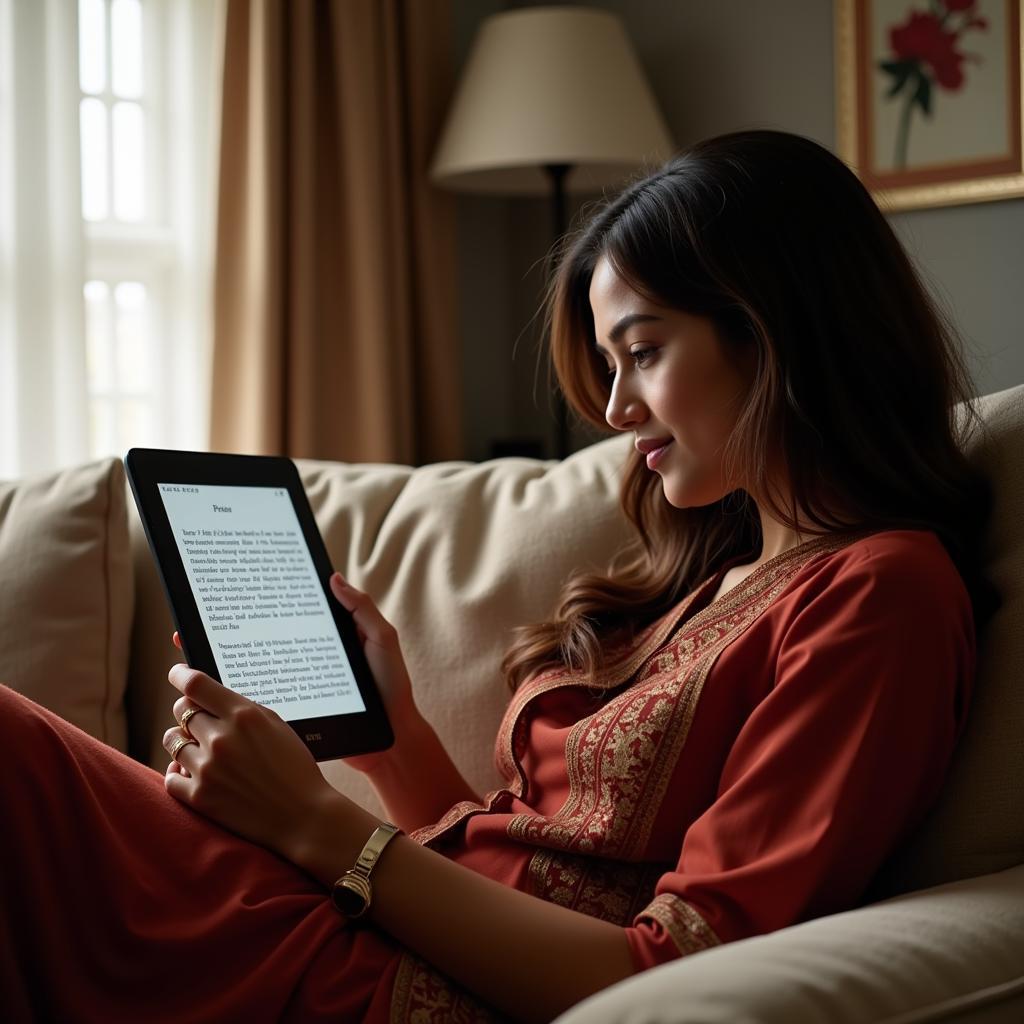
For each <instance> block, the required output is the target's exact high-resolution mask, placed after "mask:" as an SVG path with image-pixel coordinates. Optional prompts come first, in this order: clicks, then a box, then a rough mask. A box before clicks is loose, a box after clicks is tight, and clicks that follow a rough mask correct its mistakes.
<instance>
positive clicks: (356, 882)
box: [331, 821, 402, 918]
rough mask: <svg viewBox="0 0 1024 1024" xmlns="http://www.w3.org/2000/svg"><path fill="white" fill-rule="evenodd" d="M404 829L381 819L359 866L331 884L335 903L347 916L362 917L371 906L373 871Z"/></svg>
mask: <svg viewBox="0 0 1024 1024" xmlns="http://www.w3.org/2000/svg"><path fill="white" fill-rule="evenodd" d="M401 831H402V830H401V829H400V828H399V827H398V826H397V825H392V824H391V822H389V821H384V822H381V823H380V825H378V826H377V828H376V829H375V830H374V833H373V835H372V836H370V838H369V839H367V841H366V845H365V846H364V847H363V849H362V852H361V853H360V854H359V856H358V857H357V858H356V862H355V865H354V866H353V867H351V868H350V869H349V870H348V871H346V872H345V874H343V875H342V876H341V878H339V879H338V880H337V881H336V882H335V883H334V885H333V886H332V887H331V902H332V903H333V904H334V907H335V909H336V910H337V911H338V912H339V913H341V914H344V915H345V917H350V918H353V917H362V916H363V914H365V913H366V911H367V910H369V909H370V902H371V900H372V898H373V889H372V888H371V887H370V872H372V871H373V868H374V865H375V864H376V863H377V861H378V860H379V859H380V855H381V851H382V850H383V849H384V847H385V846H387V845H388V843H389V842H390V841H391V840H392V839H393V838H394V837H395V836H396V835H398V833H399V832H401Z"/></svg>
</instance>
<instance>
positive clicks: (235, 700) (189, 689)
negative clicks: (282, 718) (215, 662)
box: [167, 665, 252, 718]
mask: <svg viewBox="0 0 1024 1024" xmlns="http://www.w3.org/2000/svg"><path fill="white" fill-rule="evenodd" d="M167 681H168V682H169V683H170V684H171V686H173V687H174V688H175V689H176V690H180V691H181V692H182V693H183V694H184V695H185V696H186V697H188V699H189V700H190V701H192V703H193V704H196V705H197V706H198V707H201V708H202V709H203V710H204V711H209V712H212V713H213V714H214V715H216V716H217V717H218V718H227V716H228V715H229V714H231V712H232V710H234V709H236V708H238V707H240V706H241V705H243V704H251V703H252V701H250V700H249V699H248V698H247V697H243V696H242V695H241V694H240V693H235V691H234V690H229V689H228V688H227V687H226V686H222V685H221V684H220V683H218V682H217V680H216V679H211V678H210V677H209V676H208V675H207V674H206V673H205V672H200V671H199V670H198V669H195V668H189V667H188V665H172V666H171V671H170V672H168V673H167Z"/></svg>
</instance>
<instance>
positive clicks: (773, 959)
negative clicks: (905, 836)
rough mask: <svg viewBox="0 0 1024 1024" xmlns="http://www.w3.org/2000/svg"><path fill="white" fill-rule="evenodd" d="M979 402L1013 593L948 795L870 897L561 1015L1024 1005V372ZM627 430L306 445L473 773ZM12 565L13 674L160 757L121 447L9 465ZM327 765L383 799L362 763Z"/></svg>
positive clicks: (837, 1014)
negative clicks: (32, 472) (483, 457)
mask: <svg viewBox="0 0 1024 1024" xmlns="http://www.w3.org/2000/svg"><path fill="white" fill-rule="evenodd" d="M980 406H981V410H982V413H983V417H984V421H985V429H984V431H983V432H981V433H979V434H977V435H976V436H975V437H973V438H972V439H971V441H970V442H969V445H970V447H969V451H968V454H969V456H970V457H971V459H972V460H974V461H975V462H976V463H977V464H978V465H980V466H981V467H983V469H984V470H985V472H986V473H987V474H988V476H989V477H990V479H991V480H992V481H993V484H994V488H995V496H996V509H995V516H994V519H993V521H992V524H991V528H990V530H989V536H988V538H987V551H988V569H989V573H990V576H991V578H992V580H993V581H994V582H995V584H996V585H997V587H998V588H999V589H1000V591H1001V592H1002V597H1003V604H1002V607H1001V609H1000V610H999V612H998V613H997V614H996V616H995V618H994V619H993V620H992V621H991V623H990V624H989V625H988V627H987V629H986V630H985V631H984V633H983V635H982V636H980V637H979V666H978V678H977V686H976V691H975V697H974V700H973V703H972V707H971V713H970V719H969V724H968V728H967V731H966V733H965V735H964V737H963V740H962V742H961V744H960V746H959V747H958V750H957V754H956V758H955V761H954V764H953V767H952V770H951V773H950V776H949V778H948V780H947V783H946V785H945V787H944V790H943V794H942V796H941V798H940V800H939V802H938V804H937V805H936V806H935V808H934V809H933V811H932V812H931V813H930V815H929V816H928V818H927V819H926V820H925V822H924V823H923V824H922V826H921V827H920V828H919V829H918V830H917V831H916V832H915V834H914V835H913V837H912V838H911V840H910V841H909V842H908V843H907V844H905V845H904V846H903V847H901V848H900V849H899V850H896V851H894V852H893V855H892V857H891V858H890V859H889V861H888V862H887V863H886V864H885V866H884V867H883V869H882V871H881V872H880V873H879V875H878V876H877V878H876V879H875V881H874V882H873V883H872V886H871V889H870V892H869V893H867V894H865V898H864V900H863V901H862V905H860V906H858V907H856V908H853V909H851V910H848V911H846V912H844V913H839V914H835V915H832V916H828V917H824V918H819V919H816V920H810V921H804V922H801V923H798V924H795V925H793V926H790V927H787V928H784V929H781V930H779V931H777V932H774V933H772V934H768V935H763V936H758V937H756V938H751V939H747V940H744V941H740V942H734V943H731V944H726V945H724V946H718V947H715V948H712V949H708V950H704V951H702V952H699V953H696V954H693V955H691V956H688V957H684V958H682V959H680V960H678V961H676V962H674V963H671V964H668V965H666V966H663V967H660V968H657V969H654V970H651V971H647V972H645V973H643V974H640V975H637V976H635V977H633V978H630V979H628V980H626V981H625V982H622V983H620V984H617V985H615V986H613V987H611V988H609V989H607V990H605V991H603V992H601V993H598V994H597V995H596V996H593V997H591V998H590V999H587V1000H585V1001H584V1002H582V1003H580V1004H579V1005H578V1006H576V1007H574V1008H573V1009H571V1010H570V1011H568V1012H567V1013H565V1014H564V1015H563V1016H562V1017H561V1018H559V1024H612V1022H615V1024H627V1022H629V1024H654V1022H663V1024H696V1022H702V1024H726V1022H728V1024H738V1022H751V1024H752V1022H760V1024H812V1022H815V1024H816V1022H830V1024H866V1022H883V1021H884V1022H888V1024H896V1022H899V1024H911V1022H915V1024H916V1022H924V1021H951V1022H952V1021H955V1022H958V1024H1010V1022H1014V1024H1020V1022H1022V1021H1024V472H1022V457H1024V386H1021V387H1016V388H1011V389H1009V390H1006V391H1002V392H999V393H997V394H991V395H987V396H985V397H984V398H983V399H981V402H980ZM630 443H631V439H630V438H628V437H624V436H620V437H614V438H610V439H608V440H604V441H599V442H597V443H595V444H593V445H591V446H590V447H588V448H585V449H583V450H582V451H579V452H577V453H575V454H573V455H571V456H569V457H568V458H566V459H565V460H563V461H561V462H555V461H542V460H533V459H524V458H503V459H496V460H492V461H490V462H483V463H478V464H474V463H465V462H449V463H438V464H433V465H428V466H423V467H419V468H410V467H406V466H395V465H369V464H341V463H328V462H314V461H300V462H299V463H298V465H299V469H300V473H301V476H302V479H303V482H304V485H305V487H306V490H307V492H308V494H309V499H310V502H311V504H312V506H313V510H314V513H315V515H316V518H317V521H318V523H319V525H320V529H321V531H322V533H323V535H324V539H325V541H326V544H327V548H328V550H329V552H330V555H331V557H332V560H333V562H334V565H335V566H336V567H337V568H339V569H341V570H342V572H344V573H345V574H346V576H348V577H349V579H351V580H352V582H353V583H354V584H355V585H356V586H358V587H361V588H363V589H365V590H367V591H369V592H370V593H371V594H373V595H374V597H375V598H376V600H377V601H378V603H379V605H380V607H381V609H382V610H383V612H384V614H385V615H386V616H387V617H388V618H390V619H391V621H393V622H394V623H395V624H396V625H397V627H398V629H399V632H400V635H401V637H402V645H403V649H404V652H405V655H406V660H407V662H408V664H409V668H410V672H411V675H412V678H413V682H414V687H415V691H416V696H417V701H418V703H419V704H420V706H421V708H422V709H423V711H424V713H425V714H426V716H427V717H428V718H429V719H430V721H431V722H432V723H433V724H434V726H435V728H436V729H437V731H438V733H439V735H440V736H441V738H442V740H443V741H444V742H445V744H446V746H447V747H448V749H449V751H450V752H451V754H452V757H453V759H454V760H455V762H456V764H457V765H458V766H459V767H460V769H461V770H462V771H463V773H464V774H465V776H466V777H467V779H468V780H469V781H470V782H471V783H472V784H473V785H474V787H475V788H476V789H477V790H478V792H485V791H487V790H488V789H492V788H495V787H496V786H497V785H499V780H498V776H497V774H496V770H495V768H494V765H493V763H492V749H493V747H492V745H493V741H494V736H495V733H496V730H497V726H498V722H499V720H500V717H501V714H502V711H503V708H504V705H505V702H506V701H507V699H508V689H507V687H506V685H505V682H504V680H503V679H502V678H501V674H500V671H499V663H500V660H501V656H502V653H503V651H504V648H505V645H506V644H507V642H508V639H509V631H510V629H511V628H512V627H514V626H515V625H517V624H520V623H524V622H528V621H536V620H539V619H541V618H543V617H545V616H546V615H547V614H548V613H549V612H550V611H551V610H552V608H553V605H554V602H555V600H556V597H557V594H558V592H559V589H560V587H561V585H562V583H563V581H564V579H565V578H566V577H567V575H568V574H570V573H571V572H573V571H575V570H577V569H581V568H585V567H586V568H600V567H604V566H606V565H607V563H608V561H609V560H610V558H611V557H612V556H613V554H614V553H615V552H616V550H617V549H618V548H619V547H620V546H621V544H622V543H623V542H624V541H625V540H626V539H627V537H628V527H627V524H626V523H625V522H624V520H623V518H622V516H621V513H620V512H619V509H618V484H619V474H620V470H621V466H622V464H623V461H624V459H625V456H626V454H627V452H628V446H629V444H630ZM0 580H2V586H0V622H2V624H3V628H2V631H0V680H3V681H5V682H7V683H8V684H9V685H12V686H13V687H14V688H15V689H18V690H21V691H22V692H24V693H26V694H28V695H29V696H30V697H32V698H33V699H34V700H37V701H38V702H39V703H41V704H44V705H46V706H48V707H50V708H52V709H54V710H55V711H57V712H58V713H59V714H61V715H62V716H63V717H65V718H67V719H68V720H69V721H71V722H73V723H75V724H76V725H78V726H80V727H81V728H82V729H85V730H86V731H88V732H89V733H91V734H93V735H95V736H97V737H99V738H100V739H101V740H103V741H104V742H106V743H108V744H111V745H112V746H115V747H117V748H118V749H120V750H122V751H125V752H126V753H127V754H129V755H130V756H132V757H134V758H136V759H137V760H139V761H141V762H144V763H147V764H149V765H152V766H153V767H154V768H156V769H157V770H159V771H160V772H161V773H162V772H163V770H164V768H165V766H166V764H167V756H166V753H165V752H164V749H163V747H162V746H161V736H162V734H163V732H164V730H165V729H166V728H167V727H168V726H170V725H172V724H173V720H172V717H171V705H172V703H173V701H174V699H175V697H176V696H177V694H176V691H174V690H173V689H172V687H171V686H170V684H169V683H168V682H167V680H166V674H167V669H168V667H169V666H170V665H171V664H172V663H174V662H175V661H177V660H179V659H178V655H177V651H176V650H175V648H174V647H173V646H172V645H171V641H170V636H171V630H172V624H171V618H170V615H169V612H168V609H167V605H166V601H165V598H164V594H163V591H162V589H161V586H160V583H159V580H158V577H157V575H156V572H155V570H154V565H153V561H152V558H151V556H150V553H149V550H148V547H147V545H146V541H145V538H144V536H143V533H142V529H141V526H140V523H139V520H138V516H137V514H136V512H135V508H134V503H133V502H132V500H131V498H130V496H129V494H128V492H127V489H126V486H125V479H124V473H123V470H122V467H121V463H120V462H119V461H118V460H116V459H106V460H100V461H96V462H92V463H89V464H87V465H81V466H76V467H73V468H70V469H67V470H64V471H62V472H57V473H51V474H48V475H43V476H36V477H31V478H25V479H22V480H17V481H11V482H7V483H0ZM321 768H322V771H323V772H324V775H325V776H326V778H327V779H328V780H329V781H330V782H331V783H332V784H333V785H335V786H336V787H337V788H338V789H340V790H342V791H344V792H345V793H347V794H349V795H350V796H352V797H353V798H354V799H356V800H358V801H360V802H362V803H363V804H364V805H366V806H368V807H369V808H371V809H373V810H375V811H379V810H380V808H379V805H378V804H377V801H376V799H375V796H374V794H373V792H372V790H370V789H369V787H368V786H367V785H366V784H365V782H364V781H363V780H362V778H361V777H360V776H358V775H357V774H356V773H355V772H353V771H352V770H351V769H348V768H347V767H346V766H345V765H344V764H343V763H341V762H330V763H325V764H323V765H322V766H321ZM15 826H16V823H15Z"/></svg>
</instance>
